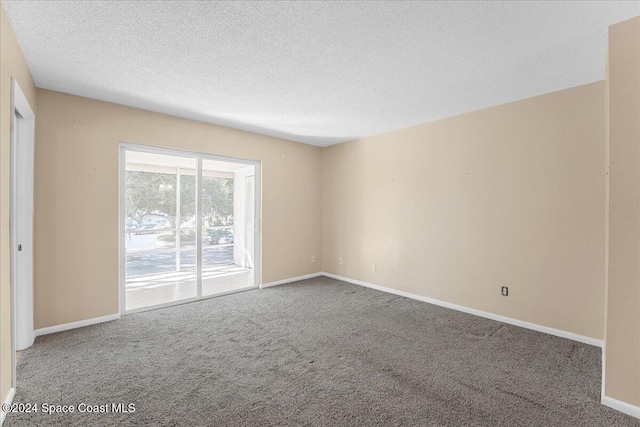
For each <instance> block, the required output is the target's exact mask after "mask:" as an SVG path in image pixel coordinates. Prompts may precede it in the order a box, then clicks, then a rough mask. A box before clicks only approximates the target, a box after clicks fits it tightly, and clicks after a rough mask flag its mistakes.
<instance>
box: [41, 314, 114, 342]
mask: <svg viewBox="0 0 640 427" xmlns="http://www.w3.org/2000/svg"><path fill="white" fill-rule="evenodd" d="M119 318H120V313H116V314H109V315H108V316H102V317H94V318H93V319H86V320H79V321H77V322H71V323H63V324H62V325H56V326H49V327H47V328H40V329H36V330H35V331H34V333H35V336H36V337H39V336H42V335H48V334H54V333H56V332H62V331H68V330H69V329H76V328H82V327H84V326H91V325H96V324H98V323H104V322H110V321H112V320H117V319H119Z"/></svg>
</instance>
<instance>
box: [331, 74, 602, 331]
mask: <svg viewBox="0 0 640 427" xmlns="http://www.w3.org/2000/svg"><path fill="white" fill-rule="evenodd" d="M604 104H605V101H604V82H598V83H593V84H589V85H585V86H580V87H576V88H572V89H568V90H564V91H560V92H555V93H551V94H548V95H543V96H538V97H535V98H531V99H527V100H523V101H519V102H515V103H511V104H507V105H503V106H498V107H494V108H489V109H486V110H482V111H477V112H473V113H469V114H464V115H461V116H456V117H452V118H448V119H444V120H439V121H436V122H432V123H427V124H423V125H419V126H414V127H411V128H407V129H402V130H398V131H394V132H390V133H386V134H383V135H378V136H374V137H370V138H364V139H361V140H356V141H352V142H348V143H344V144H339V145H335V146H332V147H329V148H327V149H325V151H324V178H323V179H324V205H323V208H324V231H323V232H324V251H323V257H324V264H323V266H324V271H326V272H330V273H334V274H338V275H341V276H346V277H349V278H353V279H358V280H362V281H366V282H370V283H374V284H378V285H382V286H387V287H391V288H394V289H398V290H402V291H406V292H410V293H414V294H417V295H422V296H426V297H430V298H435V299H439V300H442V301H446V302H450V303H455V304H459V305H463V306H467V307H471V308H475V309H480V310H485V311H488V312H491V313H497V314H500V315H504V316H508V317H512V318H515V319H520V320H524V321H527V322H533V323H536V324H539V325H544V326H548V327H552V328H557V329H561V330H564V331H569V332H573V333H576V334H580V335H584V336H587V337H591V338H596V339H602V336H603V323H604V319H603V311H604V277H605V271H604V257H605V254H604V252H605V249H604V247H605V245H604V233H605V124H604V116H605V113H604ZM340 257H342V258H343V260H344V264H343V265H340V264H339V262H338V259H339V258H340ZM374 263H375V264H376V266H377V271H376V272H375V273H374V272H373V271H372V264H374ZM502 285H507V286H509V290H510V296H509V297H506V298H505V297H502V296H501V295H500V287H501V286H502Z"/></svg>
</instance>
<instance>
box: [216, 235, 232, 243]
mask: <svg viewBox="0 0 640 427" xmlns="http://www.w3.org/2000/svg"><path fill="white" fill-rule="evenodd" d="M230 243H233V234H229V235H228V236H224V237H221V238H219V239H218V244H220V245H228V244H230Z"/></svg>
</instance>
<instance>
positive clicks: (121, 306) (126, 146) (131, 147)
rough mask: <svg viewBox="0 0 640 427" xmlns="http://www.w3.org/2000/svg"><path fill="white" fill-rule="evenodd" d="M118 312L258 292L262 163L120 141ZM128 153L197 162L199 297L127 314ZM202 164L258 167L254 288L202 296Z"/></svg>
mask: <svg viewBox="0 0 640 427" xmlns="http://www.w3.org/2000/svg"><path fill="white" fill-rule="evenodd" d="M118 150H119V152H118V156H119V158H118V162H119V170H118V273H119V274H118V282H119V285H118V312H119V313H120V315H127V314H133V313H138V312H142V311H149V310H155V309H159V308H164V307H170V306H174V305H178V304H185V303H189V302H194V301H201V300H204V299H208V298H216V297H220V296H223V295H228V294H232V293H236V292H242V291H248V290H252V289H259V288H260V285H261V283H262V256H261V253H262V252H261V248H262V226H261V225H262V204H261V203H262V184H261V182H262V180H261V178H262V172H261V170H262V168H261V166H262V162H261V161H259V160H250V159H242V158H238V157H230V156H222V155H218V154H211V153H200V152H195V151H189V150H182V149H177V148H167V147H160V146H155V145H146V144H137V143H133V142H128V141H120V142H119V146H118ZM127 151H138V152H144V153H152V154H164V155H169V156H179V157H188V158H193V159H195V160H196V296H195V297H192V298H185V299H182V300H178V301H172V302H168V303H164V304H158V305H154V306H151V307H140V308H136V309H133V310H127V309H126V307H127V305H126V274H125V273H126V272H125V263H126V261H125V255H126V252H125V238H126V236H125V232H124V231H125V229H124V227H125V180H124V173H125V171H126V157H125V154H126V152H127ZM202 160H218V161H224V162H231V163H241V164H246V165H247V166H254V167H255V194H254V197H255V205H254V206H255V214H254V215H255V218H254V221H255V231H254V258H255V261H254V271H255V274H254V283H253V285H251V286H247V287H244V288H240V289H237V290H233V291H226V292H220V293H216V294H212V295H206V296H203V295H202V215H201V209H202V200H201V198H202V182H201V181H202V180H201V175H202Z"/></svg>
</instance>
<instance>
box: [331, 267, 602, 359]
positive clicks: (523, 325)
mask: <svg viewBox="0 0 640 427" xmlns="http://www.w3.org/2000/svg"><path fill="white" fill-rule="evenodd" d="M322 274H323V275H324V276H327V277H331V278H332V279H336V280H342V281H343V282H348V283H353V284H354V285H360V286H364V287H367V288H371V289H376V290H378V291H382V292H388V293H390V294H394V295H400V296H402V297H405V298H411V299H415V300H418V301H422V302H426V303H429V304H434V305H439V306H441V307H446V308H450V309H452V310H457V311H462V312H463V313H468V314H473V315H476V316H480V317H485V318H487V319H491V320H496V321H498V322H502V323H508V324H510V325H514V326H519V327H521V328H526V329H532V330H534V331H538V332H544V333H545V334H549V335H555V336H558V337H561V338H567V339H570V340H573V341H578V342H581V343H585V344H589V345H593V346H596V347H602V345H603V344H602V341H601V340H598V339H595V338H591V337H585V336H583V335H578V334H574V333H573V332H567V331H563V330H561V329H554V328H550V327H548V326H542V325H537V324H535V323H530V322H525V321H523V320H518V319H513V318H511V317H506V316H501V315H499V314H494V313H489V312H488V311H482V310H477V309H475V308H469V307H465V306H462V305H457V304H452V303H450V302H445V301H440V300H437V299H433V298H428V297H423V296H420V295H415V294H411V293H409V292H404V291H399V290H397V289H392V288H387V287H384V286H380V285H374V284H373V283H367V282H363V281H362V280H356V279H350V278H348V277H342V276H338V275H337V274H331V273H326V272H325V273H322Z"/></svg>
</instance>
